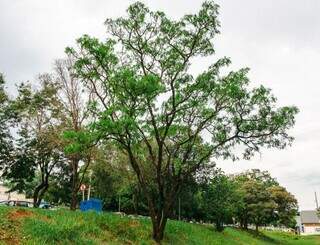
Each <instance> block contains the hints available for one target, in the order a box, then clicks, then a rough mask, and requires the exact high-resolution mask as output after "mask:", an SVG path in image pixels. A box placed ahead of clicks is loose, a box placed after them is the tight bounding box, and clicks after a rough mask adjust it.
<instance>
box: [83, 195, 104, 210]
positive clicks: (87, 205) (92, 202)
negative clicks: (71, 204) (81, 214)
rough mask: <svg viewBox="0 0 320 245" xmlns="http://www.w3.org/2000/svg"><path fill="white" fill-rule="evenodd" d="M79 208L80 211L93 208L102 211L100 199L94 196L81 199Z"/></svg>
mask: <svg viewBox="0 0 320 245" xmlns="http://www.w3.org/2000/svg"><path fill="white" fill-rule="evenodd" d="M80 210H81V211H89V210H93V211H97V212H101V211H102V201H101V200H99V199H94V198H91V199H89V200H87V201H81V202H80Z"/></svg>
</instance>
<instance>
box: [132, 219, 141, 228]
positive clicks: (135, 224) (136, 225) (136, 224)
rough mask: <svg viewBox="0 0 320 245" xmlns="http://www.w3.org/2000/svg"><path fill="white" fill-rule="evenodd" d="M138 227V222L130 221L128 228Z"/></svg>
mask: <svg viewBox="0 0 320 245" xmlns="http://www.w3.org/2000/svg"><path fill="white" fill-rule="evenodd" d="M138 226H140V222H138V221H137V220H130V222H129V227H131V228H135V227H138Z"/></svg>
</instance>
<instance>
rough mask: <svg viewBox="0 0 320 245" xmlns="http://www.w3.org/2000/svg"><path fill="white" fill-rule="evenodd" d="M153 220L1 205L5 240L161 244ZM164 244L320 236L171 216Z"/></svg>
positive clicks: (0, 233)
mask: <svg viewBox="0 0 320 245" xmlns="http://www.w3.org/2000/svg"><path fill="white" fill-rule="evenodd" d="M151 229H152V228H151V221H150V219H147V218H136V219H134V218H130V217H122V216H120V215H118V214H113V213H101V214H98V213H93V212H87V213H81V212H70V211H68V210H57V211H47V210H39V209H21V208H20V209H17V208H10V207H0V244H37V245H38V244H48V245H49V244H77V245H78V244H86V245H87V244H155V242H154V240H153V239H152V237H151V235H150V231H151ZM162 244H197V245H198V244H199V245H201V244H203V245H207V244H212V245H214V244H217V245H221V244H228V245H233V244H234V245H241V244H242V245H247V244H252V245H254V244H257V245H260V244H261V245H264V244H265V245H267V244H284V245H285V244H288V245H290V244H297V245H304V244H305V245H307V244H308V245H313V244H320V237H319V236H308V237H301V236H296V235H294V234H292V233H284V232H266V231H262V232H260V233H258V234H257V233H254V232H249V231H244V230H241V229H236V228H226V229H225V230H224V231H223V232H217V231H215V229H213V227H212V226H207V225H199V224H190V223H186V222H180V221H172V220H169V222H168V226H167V230H166V235H165V237H164V240H163V242H162Z"/></svg>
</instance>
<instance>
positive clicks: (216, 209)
mask: <svg viewBox="0 0 320 245" xmlns="http://www.w3.org/2000/svg"><path fill="white" fill-rule="evenodd" d="M234 192H235V188H234V184H233V182H232V181H231V180H230V179H229V178H228V176H226V175H225V174H224V173H223V172H221V171H219V170H218V171H217V173H216V175H215V176H214V177H213V178H212V179H211V181H210V182H209V183H208V184H207V185H206V186H205V188H204V190H203V200H202V202H203V208H204V213H205V215H206V219H207V220H209V221H211V222H213V223H214V224H215V226H216V229H217V231H222V230H223V229H224V227H223V225H224V224H230V223H232V218H233V216H234V198H235V195H234Z"/></svg>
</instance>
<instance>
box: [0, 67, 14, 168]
mask: <svg viewBox="0 0 320 245" xmlns="http://www.w3.org/2000/svg"><path fill="white" fill-rule="evenodd" d="M10 105H11V100H10V99H9V96H8V94H7V92H6V91H5V80H4V76H3V74H2V73H0V170H2V168H3V167H4V166H5V165H6V164H7V163H8V162H11V161H12V158H11V152H12V150H13V139H12V136H11V134H10V125H11V124H12V123H13V121H14V119H16V117H15V113H14V111H13V110H11V106H10Z"/></svg>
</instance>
